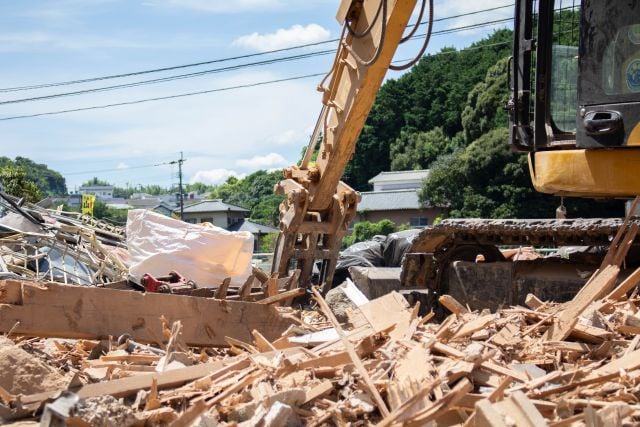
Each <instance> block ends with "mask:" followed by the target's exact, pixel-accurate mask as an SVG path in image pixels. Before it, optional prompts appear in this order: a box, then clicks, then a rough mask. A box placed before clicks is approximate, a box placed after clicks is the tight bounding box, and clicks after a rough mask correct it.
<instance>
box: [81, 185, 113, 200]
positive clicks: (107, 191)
mask: <svg viewBox="0 0 640 427" xmlns="http://www.w3.org/2000/svg"><path fill="white" fill-rule="evenodd" d="M78 193H80V194H93V195H95V196H96V198H98V199H100V200H109V199H112V198H113V186H112V185H87V186H82V187H80V189H79V190H78Z"/></svg>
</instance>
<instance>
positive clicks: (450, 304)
mask: <svg viewBox="0 0 640 427" xmlns="http://www.w3.org/2000/svg"><path fill="white" fill-rule="evenodd" d="M438 302H439V303H440V304H442V305H443V306H444V308H446V309H447V310H449V311H450V312H452V313H453V314H455V315H458V316H460V315H462V314H465V313H468V312H469V310H467V308H466V307H465V306H464V305H462V304H460V302H458V300H457V299H455V298H454V297H452V296H451V295H442V296H441V297H440V298H438Z"/></svg>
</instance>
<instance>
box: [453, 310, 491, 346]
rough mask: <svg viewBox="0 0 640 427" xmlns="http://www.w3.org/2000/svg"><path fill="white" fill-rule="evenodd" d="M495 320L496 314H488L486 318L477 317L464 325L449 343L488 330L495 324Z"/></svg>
mask: <svg viewBox="0 0 640 427" xmlns="http://www.w3.org/2000/svg"><path fill="white" fill-rule="evenodd" d="M495 320H496V316H495V315H494V314H487V315H486V316H481V317H477V318H475V319H473V320H472V321H470V322H466V323H463V324H462V325H461V326H460V328H459V329H458V330H457V331H456V332H455V333H454V334H453V336H451V338H450V339H449V341H453V340H455V339H459V338H463V337H466V336H468V335H471V334H473V333H474V332H476V331H479V330H481V329H484V328H486V327H487V326H489V325H490V324H492V323H493V322H495Z"/></svg>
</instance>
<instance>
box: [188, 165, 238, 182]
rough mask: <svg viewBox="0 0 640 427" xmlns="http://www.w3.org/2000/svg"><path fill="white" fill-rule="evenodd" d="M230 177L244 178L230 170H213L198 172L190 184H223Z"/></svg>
mask: <svg viewBox="0 0 640 427" xmlns="http://www.w3.org/2000/svg"><path fill="white" fill-rule="evenodd" d="M230 176H235V177H237V178H242V177H243V176H244V175H241V174H239V173H238V172H236V171H233V170H229V169H211V170H204V171H198V172H196V174H195V175H194V176H193V177H191V179H190V180H189V182H191V183H192V184H193V183H195V182H202V183H203V184H209V185H215V184H222V183H223V182H225V181H226V180H227V178H229V177H230Z"/></svg>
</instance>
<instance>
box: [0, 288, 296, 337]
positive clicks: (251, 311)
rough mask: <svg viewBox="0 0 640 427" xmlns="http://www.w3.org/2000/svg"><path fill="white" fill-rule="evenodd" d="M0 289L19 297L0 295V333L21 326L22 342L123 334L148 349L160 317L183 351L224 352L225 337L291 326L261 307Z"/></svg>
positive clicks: (107, 292) (127, 294)
mask: <svg viewBox="0 0 640 427" xmlns="http://www.w3.org/2000/svg"><path fill="white" fill-rule="evenodd" d="M0 286H3V287H4V288H5V289H6V288H11V289H13V290H12V292H11V293H10V295H15V292H16V290H19V291H20V293H21V301H20V303H19V304H14V303H12V302H11V301H9V300H7V299H4V298H3V297H2V295H0V332H8V331H9V330H11V329H12V328H14V326H15V325H16V322H20V323H19V324H18V326H16V327H15V329H14V330H13V333H15V334H20V335H25V336H38V337H59V338H85V339H104V338H108V337H109V336H116V337H117V336H120V335H122V334H125V333H126V334H129V335H130V336H131V338H132V339H133V340H135V341H138V342H146V343H153V342H157V340H158V339H159V338H160V337H163V334H162V324H161V322H160V320H159V319H160V316H164V317H165V318H166V319H167V321H168V322H169V323H173V322H175V321H177V320H180V321H181V322H182V325H183V331H182V339H183V340H184V341H185V343H186V344H187V345H191V346H225V345H226V344H225V341H224V337H225V336H230V337H233V338H236V339H238V340H241V341H245V342H248V341H251V339H252V335H251V331H252V330H253V329H259V330H260V331H261V333H262V334H263V335H264V336H265V337H266V338H267V339H269V340H274V339H276V338H278V337H279V336H280V335H281V334H282V332H284V331H285V330H286V329H287V328H288V327H289V326H290V325H291V324H294V323H295V321H294V320H293V319H289V318H287V317H284V316H281V315H280V314H279V313H278V311H277V309H276V308H275V307H272V306H270V305H265V304H256V303H249V302H241V301H225V300H215V299H211V298H198V297H189V296H183V295H169V294H160V293H144V294H143V293H139V292H134V291H122V290H114V289H100V288H93V287H82V286H67V285H62V284H58V283H32V282H22V281H16V280H6V281H0ZM7 295H9V294H7Z"/></svg>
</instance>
